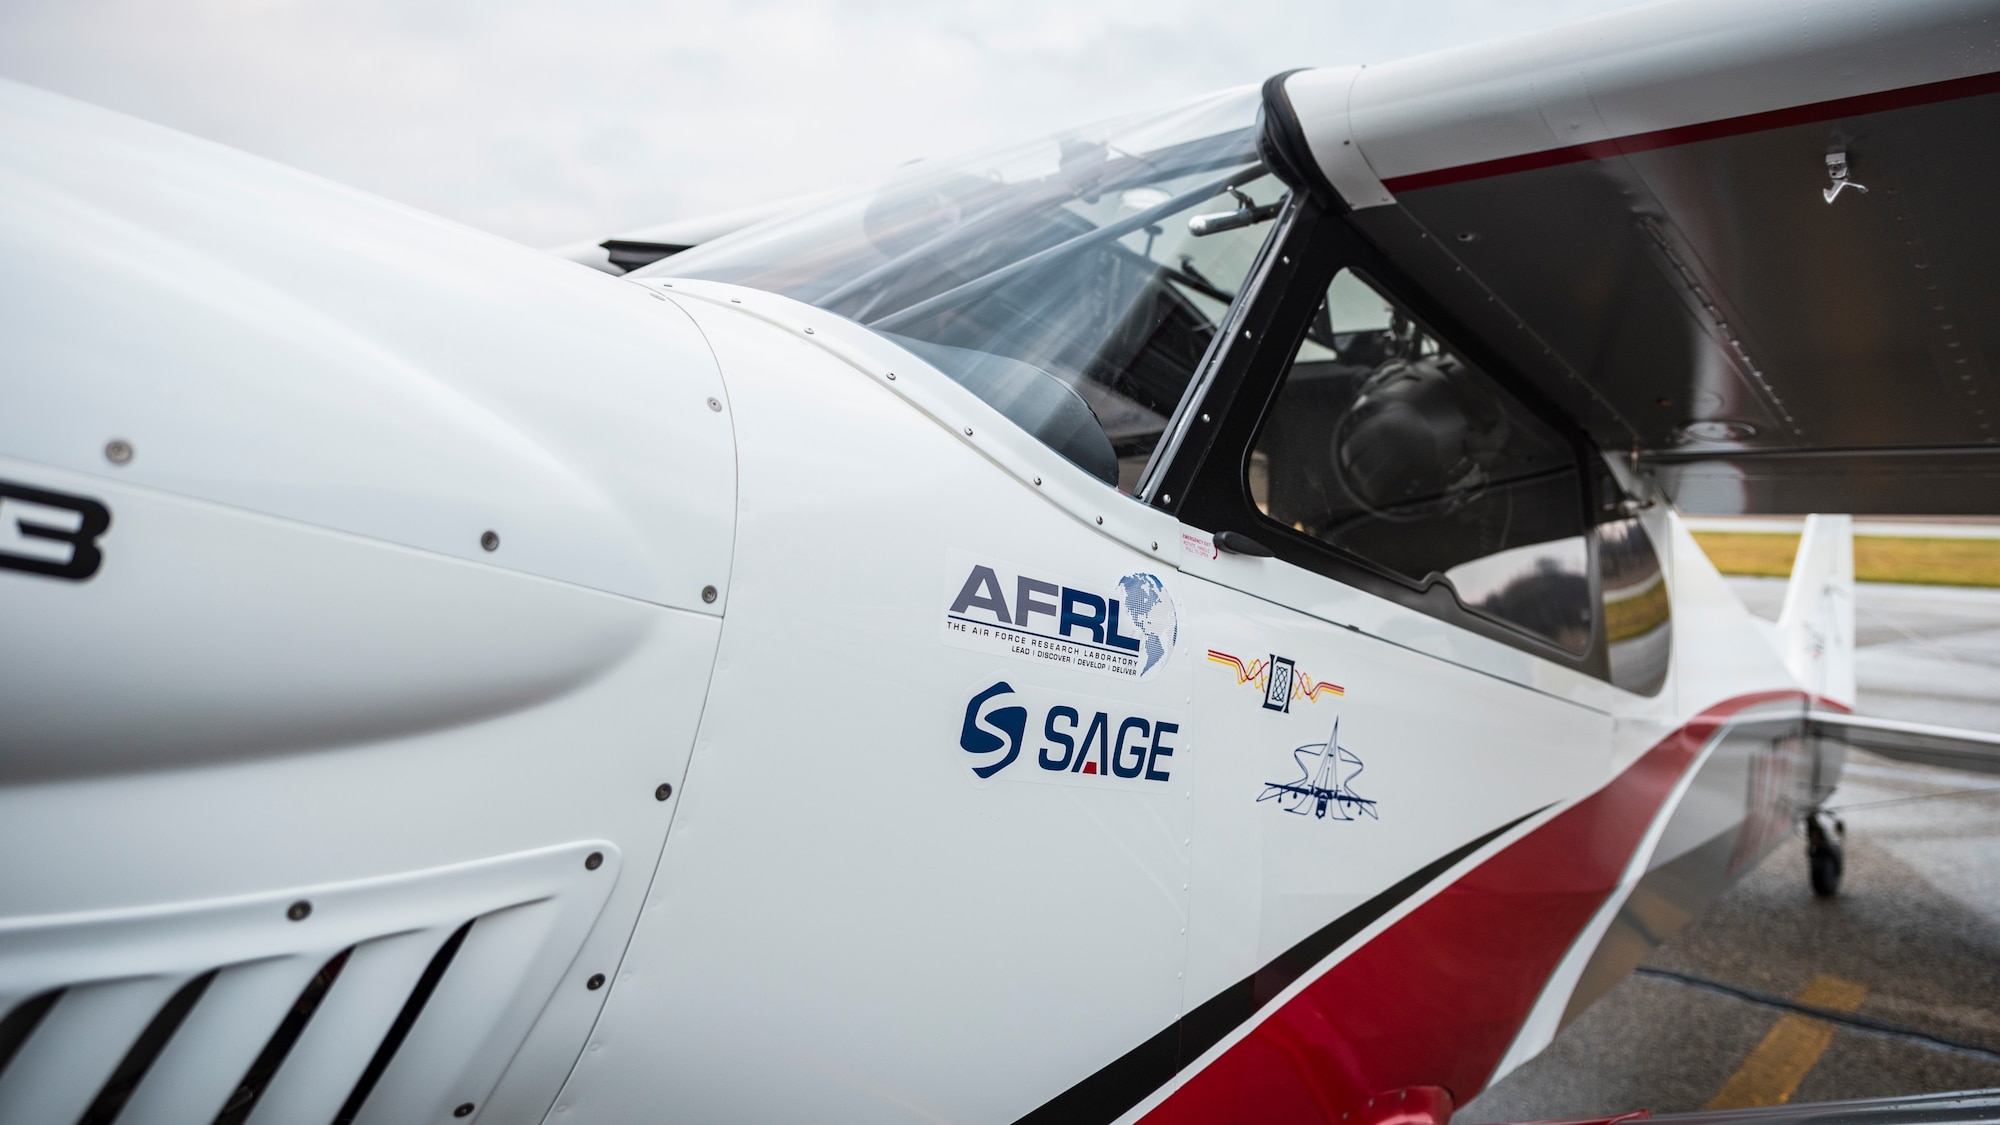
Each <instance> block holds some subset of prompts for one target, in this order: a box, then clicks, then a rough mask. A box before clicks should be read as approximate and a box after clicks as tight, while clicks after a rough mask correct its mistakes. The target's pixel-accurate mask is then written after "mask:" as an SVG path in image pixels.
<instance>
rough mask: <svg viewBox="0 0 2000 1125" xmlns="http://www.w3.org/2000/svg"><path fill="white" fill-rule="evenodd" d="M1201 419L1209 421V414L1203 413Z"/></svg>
mask: <svg viewBox="0 0 2000 1125" xmlns="http://www.w3.org/2000/svg"><path fill="white" fill-rule="evenodd" d="M1201 420H1202V421H1204V422H1206V421H1208V415H1206V414H1204V415H1202V416H1201Z"/></svg>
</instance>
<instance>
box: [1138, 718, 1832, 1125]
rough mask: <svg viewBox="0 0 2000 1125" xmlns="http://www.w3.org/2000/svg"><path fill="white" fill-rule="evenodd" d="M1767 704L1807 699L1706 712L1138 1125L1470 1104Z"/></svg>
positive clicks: (1465, 880) (1274, 1017)
mask: <svg viewBox="0 0 2000 1125" xmlns="http://www.w3.org/2000/svg"><path fill="white" fill-rule="evenodd" d="M1779 700H1798V701H1800V702H1802V703H1803V702H1804V701H1805V700H1806V696H1805V694H1804V693H1802V692H1797V691H1770V692H1759V693H1757V694H1754V695H1745V696H1740V697H1738V698H1736V699H1731V700H1726V701H1724V702H1722V703H1719V704H1717V705H1715V706H1714V707H1711V708H1709V709H1708V710H1706V711H1704V712H1702V713H1701V714H1700V715H1698V716H1696V717H1695V718H1694V719H1693V720H1691V721H1690V722H1689V723H1688V724H1687V725H1686V726H1683V727H1682V728H1681V729H1679V730H1678V731H1675V732H1674V733H1673V734H1672V735H1669V736H1668V737H1667V738H1666V739H1665V740H1664V741H1662V742H1661V743H1660V744H1659V745H1657V746H1655V747H1653V748H1652V749H1651V750H1648V751H1647V752H1646V753H1645V754H1643V755H1641V756H1640V758H1639V760H1638V761H1636V762H1634V763H1633V764H1632V765H1631V766H1630V767H1629V768H1627V769H1626V770H1625V772H1623V773H1621V774H1619V775H1618V776H1617V777H1616V778H1614V779H1613V780H1612V781H1611V783H1610V784H1608V785H1606V786H1605V787H1604V788H1603V789H1600V790H1598V791H1597V792H1596V793H1593V794H1592V795H1590V796H1589V797H1586V798H1584V799H1583V800H1581V801H1579V802H1577V803H1576V804H1575V805H1572V806H1571V807H1570V808H1568V809H1566V810H1564V811H1563V812H1561V813H1558V814H1557V815H1556V816H1555V817H1554V818H1552V819H1551V820H1549V821H1548V823H1546V824H1543V825H1542V826H1541V827H1539V828H1536V829H1534V830H1533V831H1531V832H1529V833H1528V834H1527V835H1525V836H1523V837H1521V838H1520V839H1519V840H1516V841H1515V842H1514V843H1513V844H1510V845H1508V846H1507V847H1506V848H1505V849H1504V850H1502V851H1500V852H1498V853H1497V854H1495V855H1493V856H1491V857H1489V858H1487V859H1486V860H1485V861H1484V862H1482V863H1480V864H1479V866H1477V867H1475V868H1473V869H1472V870H1471V871H1469V872H1467V873H1466V874H1465V875H1464V876H1463V877H1462V878H1460V879H1459V880H1458V881H1457V882H1455V883H1453V884H1452V885H1450V886H1448V887H1446V888H1444V889H1443V890H1442V891H1439V892H1438V893H1437V894H1436V895H1435V896H1434V897H1432V898H1431V899H1429V900H1428V901H1426V902H1424V903H1423V904H1422V905H1420V906H1418V907H1417V908H1416V909H1414V910H1412V911H1411V912H1410V913H1409V914H1407V915H1405V916H1403V917H1402V918H1401V919H1399V920H1398V921H1397V922H1395V923H1394V924H1392V925H1391V926H1390V927H1389V928H1388V929H1386V930H1384V931H1382V932H1381V933H1380V934H1378V935H1376V937H1375V938H1374V939H1372V940H1370V941H1369V942H1368V943H1367V944H1366V945H1363V946H1361V947H1360V948H1359V949H1356V950H1355V951H1354V952H1352V953H1350V954H1348V956H1347V957H1346V958H1345V959H1344V960H1342V961H1339V962H1338V963H1336V964H1334V965H1333V966H1332V967H1331V968H1330V969H1328V970H1327V971H1326V972H1325V973H1324V974H1323V975H1322V976H1320V977H1319V978H1318V979H1316V980H1314V981H1313V982H1312V983H1311V984H1309V985H1307V986H1306V987H1305V989H1304V990H1303V991H1302V992H1299V993H1298V994H1296V995H1295V996H1293V997H1292V998H1291V999H1290V1000H1287V1001H1285V1002H1284V1003H1283V1004H1281V1005H1279V1006H1278V1007H1277V1008H1276V1009H1274V1010H1272V1011H1270V1012H1269V1013H1266V1014H1264V1015H1262V1016H1261V1017H1259V1018H1261V1020H1262V1022H1260V1023H1258V1024H1257V1025H1256V1027H1255V1028H1254V1029H1253V1030H1252V1031H1251V1032H1250V1033H1249V1035H1247V1036H1245V1037H1244V1038H1243V1039H1241V1040H1239V1041H1237V1042H1236V1043H1235V1044H1233V1045H1231V1046H1230V1047H1228V1048H1227V1049H1225V1050H1224V1051H1223V1052H1222V1053H1221V1054H1220V1055H1218V1056H1217V1057H1216V1058H1214V1059H1213V1060H1212V1061H1210V1062H1209V1063H1208V1065H1207V1066H1206V1067H1204V1068H1203V1069H1202V1070H1200V1071H1199V1072H1197V1073H1196V1074H1194V1075H1192V1076H1191V1077H1190V1078H1188V1080H1187V1081H1186V1083H1185V1084H1183V1085H1182V1086H1181V1087H1180V1088H1179V1089H1177V1090H1175V1091H1174V1092H1173V1093H1172V1094H1170V1095H1168V1097H1167V1098H1166V1100H1165V1101H1163V1102H1162V1103H1161V1104H1160V1105H1158V1106H1157V1107H1155V1108H1154V1109H1153V1110H1152V1111H1151V1112H1149V1113H1147V1114H1146V1115H1145V1117H1144V1118H1143V1120H1144V1121H1145V1122H1147V1123H1148V1125H1180V1123H1183V1122H1185V1123H1188V1125H1213V1123H1214V1122H1217V1121H1234V1122H1242V1123H1244V1125H1251V1123H1258V1125H1262V1123H1278V1122H1286V1123H1292V1122H1335V1121H1338V1120H1339V1119H1340V1116H1341V1114H1342V1113H1343V1112H1347V1111H1351V1110H1353V1109H1354V1108H1355V1107H1357V1106H1360V1105H1362V1104H1363V1103H1364V1102H1365V1101H1366V1099H1367V1098H1369V1097H1371V1096H1373V1095H1375V1094H1379V1093H1386V1092H1388V1091H1392V1090H1398V1089H1402V1088H1405V1087H1410V1086H1442V1087H1444V1088H1445V1089H1447V1090H1449V1091H1450V1092H1451V1094H1452V1097H1453V1099H1454V1100H1455V1101H1457V1102H1458V1103H1459V1104H1460V1105H1463V1104H1464V1103H1465V1102H1467V1101H1469V1100H1471V1099H1472V1097H1473V1096H1474V1095H1476V1094H1477V1093H1479V1091H1480V1089H1481V1088H1482V1087H1484V1086H1485V1084H1486V1079H1487V1078H1488V1077H1489V1076H1490V1075H1491V1074H1492V1073H1493V1069H1494V1068H1495V1067H1496V1066H1498V1065H1499V1064H1500V1058H1501V1056H1502V1054H1504V1053H1505V1052H1506V1050H1507V1048H1508V1046H1509V1045H1510V1044H1511V1043H1512V1042H1513V1040H1514V1036H1515V1035H1516V1033H1518V1032H1519V1030H1520V1028H1521V1025H1522V1023H1523V1021H1525V1020H1526V1019H1527V1017H1528V1012H1529V1010H1530V1009H1531V1008H1532V1007H1533V1006H1534V1003H1535V1000H1536V998H1537V997H1538V996H1539V995H1540V993H1541V990H1542V986H1543V985H1544V984H1545V983H1546V982H1547V981H1548V979H1549V977H1550V975H1551V974H1552V973H1554V972H1555V969H1556V966H1557V965H1558V964H1559V963H1560V962H1561V961H1562V958H1563V955H1564V954H1565V953H1566V952H1568V950H1569V948H1570V945H1571V944H1572V943H1573V942H1575V940H1576V937H1577V934H1579V933H1580V932H1582V930H1583V927H1584V926H1585V925H1586V924H1587V923H1588V922H1589V921H1590V919H1591V916H1592V915H1594V914H1595V913H1596V912H1597V910H1598V908H1599V907H1600V906H1602V905H1603V904H1604V902H1605V900H1606V899H1607V898H1609V896H1610V895H1611V893H1612V891H1614V890H1615V889H1617V886H1618V881H1619V877H1620V876H1621V875H1622V874H1623V873H1624V871H1625V866H1626V864H1628V863H1629V862H1630V861H1631V859H1632V855H1633V853H1634V852H1635V851H1637V850H1638V847H1639V844H1640V842H1641V841H1642V840H1643V839H1644V838H1645V835H1646V830H1647V829H1648V828H1649V827H1650V826H1651V825H1652V823H1653V821H1654V819H1655V818H1656V817H1657V816H1658V815H1659V813H1660V810H1661V807H1662V806H1663V805H1664V804H1665V803H1666V800H1667V797H1668V796H1669V795H1670V794H1671V793H1672V792H1673V789H1674V785H1675V783H1676V782H1678V781H1679V780H1680V779H1681V777H1682V775H1684V774H1685V773H1686V772H1687V770H1688V767H1689V766H1690V765H1691V764H1692V763H1693V762H1694V759H1695V756H1696V755H1697V754H1699V753H1700V752H1701V748H1702V747H1703V746H1704V745H1706V744H1707V742H1708V741H1709V739H1710V738H1712V737H1713V736H1714V735H1715V733H1716V731H1717V730H1719V729H1720V728H1721V727H1722V726H1723V725H1724V724H1725V723H1726V722H1727V721H1728V720H1729V718H1730V717H1731V716H1734V715H1736V714H1738V713H1739V712H1741V711H1743V710H1744V709H1746V708H1748V707H1752V706H1755V705H1757V704H1760V703H1770V702H1775V701H1779Z"/></svg>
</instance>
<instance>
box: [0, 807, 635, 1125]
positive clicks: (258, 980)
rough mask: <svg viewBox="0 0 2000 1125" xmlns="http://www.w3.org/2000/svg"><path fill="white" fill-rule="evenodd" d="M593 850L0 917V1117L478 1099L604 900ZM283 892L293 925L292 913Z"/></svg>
mask: <svg viewBox="0 0 2000 1125" xmlns="http://www.w3.org/2000/svg"><path fill="white" fill-rule="evenodd" d="M592 852H598V853H603V854H605V855H607V856H615V852H613V851H612V849H610V848H609V847H608V846H607V845H605V844H603V843H588V844H578V845H573V846H566V847H562V848H555V849H547V850H544V851H539V852H533V853H528V854H526V855H522V856H511V857H505V858H503V859H500V860H491V861H485V862H482V863H476V864H467V865H463V866H460V867H454V868H443V869H436V870H432V871H426V872H419V873H414V874H410V875H404V876H396V877H392V878H388V879H377V880H369V881H363V882H357V883H351V884H341V885H336V886H320V887H310V888H288V889H286V890H284V891H283V892H280V893H274V894H270V895H263V896H258V897H257V898H255V899H241V900H230V901H227V902H220V903H196V904H184V905H174V906H168V907H158V908H147V909H144V910H139V911H132V912H128V913H106V914H99V915H91V916H74V917H55V918H29V919H0V1121H4V1122H8V1123H9V1125H42V1123H48V1125H112V1123H114V1122H116V1123H118V1125H152V1123H156V1122H158V1123H176V1125H179V1123H187V1122H214V1123H216V1125H264V1123H267V1122H283V1123H290V1122H314V1123H317V1122H326V1123H329V1125H375V1123H380V1122H406V1121H419V1120H439V1119H441V1118H443V1119H448V1118H449V1117H450V1109H451V1107H452V1106H454V1105H459V1104H463V1103H466V1102H470V1103H472V1104H474V1105H475V1106H480V1105H483V1103H484V1100H485V1096H486V1094H487V1093H488V1092H489V1091H490V1090H491V1088H492V1086H493V1084H494V1082H495V1081H496V1080H497V1079H498V1077H499V1074H500V1072H501V1070H502V1069H503V1068H504V1067H505V1065H506V1063H507V1061H508V1058H509V1057H511V1055H512V1053H513V1051H514V1049H515V1048H516V1047H518V1045H519V1043H520V1041H521V1039H522V1038H523V1037H524V1036H525V1034H526V1032H527V1029H528V1026H529V1024H530V1023H531V1022H532V1018H533V1015H534V1012H535V1011H536V1010H538V1009H539V1008H540V1007H541V1005H542V1002H543V1001H544V1000H545V999H546V997H547V995H548V993H549V991H550V990H551V989H552V988H553V987H554V985H555V983H556V982H557V981H558V980H559V979H560V978H561V975H562V973H563V972H564V971H565V970H566V968H567V966H568V964H569V962H570V960H571V959H572V958H573V957H574V955H575V953H576V949H577V947H578V946H579V945H580V944H581V942H582V939H583V937H584V936H585V935H586V934H587V933H588V931H589V928H590V925H591V924H592V923H593V922H594V920H595V918H596V915H597V912H598V910H599V909H600V908H601V907H602V905H603V901H604V898H605V895H606V893H607V891H608V888H609V887H610V885H611V882H612V880H611V879H610V878H606V877H604V876H608V875H611V874H613V872H612V871H608V870H593V869H590V868H587V867H586V865H585V863H584V857H585V856H586V855H588V854H590V853H592ZM300 901H305V902H310V903H312V909H311V912H310V917H309V919H305V920H294V919H291V918H289V917H288V916H287V913H286V911H287V907H288V905H289V904H291V903H295V902H300ZM204 952H206V954H207V956H201V954H203V953H204ZM515 1000H519V1001H525V1002H526V1003H510V1001H515ZM524 1011H525V1013H526V1015H525V1017H524V1016H523V1015H522V1013H523V1012H524Z"/></svg>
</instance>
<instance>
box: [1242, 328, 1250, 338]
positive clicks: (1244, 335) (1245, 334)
mask: <svg viewBox="0 0 2000 1125" xmlns="http://www.w3.org/2000/svg"><path fill="white" fill-rule="evenodd" d="M1243 338H1244V339H1245V340H1248V339H1249V338H1250V330H1249V329H1248V328H1245V329H1244V330H1243Z"/></svg>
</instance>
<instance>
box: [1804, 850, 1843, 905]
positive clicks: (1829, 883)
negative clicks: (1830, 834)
mask: <svg viewBox="0 0 2000 1125" xmlns="http://www.w3.org/2000/svg"><path fill="white" fill-rule="evenodd" d="M1806 864H1807V866H1809V867H1810V868H1811V869H1812V889H1813V893H1814V894H1816V895H1818V896H1819V897H1821V898H1832V897H1833V896H1835V895H1837V894H1839V893H1840V876H1841V874H1842V873H1843V871H1842V869H1843V868H1844V867H1846V864H1845V863H1843V862H1842V859H1841V855H1840V848H1839V846H1837V845H1830V844H1818V845H1809V846H1808V847H1807V848H1806Z"/></svg>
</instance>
